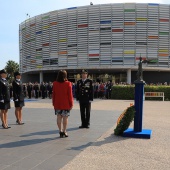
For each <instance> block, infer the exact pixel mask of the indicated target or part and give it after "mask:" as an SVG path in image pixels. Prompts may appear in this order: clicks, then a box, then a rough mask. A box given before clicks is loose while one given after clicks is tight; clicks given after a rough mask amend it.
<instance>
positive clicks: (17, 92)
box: [12, 80, 24, 101]
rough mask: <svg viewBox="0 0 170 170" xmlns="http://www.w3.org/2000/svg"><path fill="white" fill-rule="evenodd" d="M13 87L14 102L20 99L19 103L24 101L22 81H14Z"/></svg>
mask: <svg viewBox="0 0 170 170" xmlns="http://www.w3.org/2000/svg"><path fill="white" fill-rule="evenodd" d="M12 87H13V98H14V101H15V100H17V99H18V101H24V91H23V85H22V82H21V81H17V80H14V81H13V82H12Z"/></svg>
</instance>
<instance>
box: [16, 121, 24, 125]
mask: <svg viewBox="0 0 170 170" xmlns="http://www.w3.org/2000/svg"><path fill="white" fill-rule="evenodd" d="M16 123H17V124H18V125H23V124H25V123H23V122H20V121H19V120H16Z"/></svg>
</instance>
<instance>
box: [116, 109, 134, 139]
mask: <svg viewBox="0 0 170 170" xmlns="http://www.w3.org/2000/svg"><path fill="white" fill-rule="evenodd" d="M134 116H135V107H134V106H130V107H128V108H127V109H125V110H124V111H123V113H122V114H121V115H120V116H119V118H118V120H117V126H116V128H115V129H114V134H115V135H117V136H121V135H122V134H123V132H124V131H125V130H126V129H127V128H128V127H129V125H130V123H131V122H132V121H133V119H134Z"/></svg>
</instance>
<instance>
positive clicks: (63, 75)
mask: <svg viewBox="0 0 170 170" xmlns="http://www.w3.org/2000/svg"><path fill="white" fill-rule="evenodd" d="M52 102H53V106H54V110H55V115H57V126H58V129H59V134H60V137H61V138H62V137H68V134H67V131H66V130H67V125H68V116H70V110H71V109H72V107H73V94H72V84H71V82H69V81H68V80H67V72H66V71H65V70H60V71H59V73H58V76H57V80H56V81H54V82H53V93H52Z"/></svg>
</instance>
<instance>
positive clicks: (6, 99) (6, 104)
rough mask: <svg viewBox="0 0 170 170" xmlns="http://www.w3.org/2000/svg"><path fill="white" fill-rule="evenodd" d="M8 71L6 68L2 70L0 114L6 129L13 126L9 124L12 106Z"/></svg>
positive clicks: (0, 75) (0, 78) (0, 74)
mask: <svg viewBox="0 0 170 170" xmlns="http://www.w3.org/2000/svg"><path fill="white" fill-rule="evenodd" d="M6 77H7V73H6V71H5V70H1V71H0V110H1V112H0V116H1V121H2V127H3V128H4V129H8V128H11V127H9V126H8V121H7V113H8V109H10V108H11V106H10V87H9V84H8V81H7V80H6Z"/></svg>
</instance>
